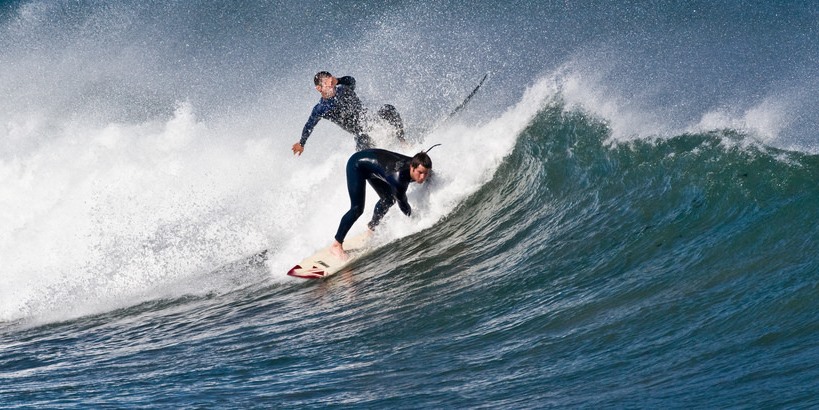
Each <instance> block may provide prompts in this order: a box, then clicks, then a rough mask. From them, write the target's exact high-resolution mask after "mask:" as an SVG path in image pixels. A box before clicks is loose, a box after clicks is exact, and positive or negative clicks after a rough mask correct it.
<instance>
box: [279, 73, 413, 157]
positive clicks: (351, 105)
mask: <svg viewBox="0 0 819 410" xmlns="http://www.w3.org/2000/svg"><path fill="white" fill-rule="evenodd" d="M313 82H314V83H315V84H316V90H317V91H318V92H319V93H320V94H321V99H320V100H319V102H318V104H316V105H315V107H313V111H312V113H310V118H308V119H307V123H305V124H304V129H303V130H302V132H301V139H300V140H299V142H297V143H295V144H293V154H296V155H301V153H302V152H304V144H306V143H307V138H309V137H310V134H311V133H312V132H313V128H315V126H316V124H318V121H319V120H320V119H322V118H326V119H328V120H330V121H332V122H334V123H336V124H338V126H340V127H341V128H343V129H344V130H345V131H347V132H349V133H351V134H353V135H354V136H355V149H356V151H361V150H363V149H367V148H372V147H373V142H372V139H371V138H370V136H369V135H367V133H366V132H365V128H366V118H365V117H366V110H365V109H364V107H363V106H362V105H361V100H359V99H358V96H357V95H356V94H355V78H353V77H350V76H346V77H341V78H336V77H333V75H332V74H330V73H328V72H326V71H321V72H319V73H317V74H316V75H315V77H313ZM378 116H379V117H380V118H382V119H384V120H385V121H387V123H389V124H390V125H391V126H392V127H393V128H395V133H396V137H397V138H398V140H399V141H401V142H403V141H404V123H403V121H402V120H401V116H400V115H398V111H397V110H396V109H395V107H393V106H392V105H389V104H386V105H384V106H383V107H381V109H380V110H378Z"/></svg>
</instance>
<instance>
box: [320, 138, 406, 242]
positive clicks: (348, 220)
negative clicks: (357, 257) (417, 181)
mask: <svg viewBox="0 0 819 410" xmlns="http://www.w3.org/2000/svg"><path fill="white" fill-rule="evenodd" d="M410 161H412V158H410V157H408V156H406V155H401V154H398V153H395V152H392V151H387V150H383V149H367V150H363V151H359V152H356V153H355V154H353V155H352V156H351V157H350V159H349V160H348V161H347V191H348V192H349V193H350V210H349V211H347V213H346V214H344V216H343V217H342V218H341V223H339V225H338V232H336V240H337V241H339V242H340V243H343V242H344V238H345V237H346V236H347V232H349V231H350V228H352V227H353V224H354V223H355V221H357V220H358V218H359V217H360V216H361V215H362V214H363V213H364V200H365V188H366V185H365V184H364V181H366V182H369V184H370V186H371V187H373V189H374V190H375V192H376V193H377V194H378V196H379V197H380V198H381V199H380V200H379V201H378V203H377V204H376V205H375V211H374V212H373V219H372V220H371V221H370V223H369V224H367V226H368V227H369V228H370V229H374V228H375V227H376V225H378V224H379V222H381V218H383V217H384V215H386V213H387V211H388V210H389V209H390V207H391V206H392V205H393V204H394V203H395V202H396V201H398V207H399V208H401V212H403V213H404V214H406V215H407V216H409V215H410V214H411V213H412V208H411V207H410V205H409V202H407V188H408V187H409V184H410V182H412V179H411V178H410Z"/></svg>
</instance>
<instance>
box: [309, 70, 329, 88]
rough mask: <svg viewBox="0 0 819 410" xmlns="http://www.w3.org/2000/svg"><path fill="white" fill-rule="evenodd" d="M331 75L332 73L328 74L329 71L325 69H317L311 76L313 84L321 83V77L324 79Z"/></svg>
mask: <svg viewBox="0 0 819 410" xmlns="http://www.w3.org/2000/svg"><path fill="white" fill-rule="evenodd" d="M332 76H333V75H332V74H330V73H329V72H327V71H319V72H317V73H316V75H315V76H314V77H313V83H314V84H316V85H321V80H323V79H325V78H330V77H332Z"/></svg>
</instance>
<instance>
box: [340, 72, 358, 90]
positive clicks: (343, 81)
mask: <svg viewBox="0 0 819 410" xmlns="http://www.w3.org/2000/svg"><path fill="white" fill-rule="evenodd" d="M338 83H339V84H340V85H344V86H347V87H350V89H351V90H355V78H353V77H352V76H349V75H346V76H344V77H340V78H338Z"/></svg>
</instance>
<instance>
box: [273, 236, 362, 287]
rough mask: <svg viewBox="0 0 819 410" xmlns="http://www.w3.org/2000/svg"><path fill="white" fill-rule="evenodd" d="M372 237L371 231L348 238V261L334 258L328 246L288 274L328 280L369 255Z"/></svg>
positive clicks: (345, 242) (346, 241)
mask: <svg viewBox="0 0 819 410" xmlns="http://www.w3.org/2000/svg"><path fill="white" fill-rule="evenodd" d="M371 236H372V234H371V233H370V232H369V231H365V232H363V233H361V234H359V235H355V236H353V237H351V238H347V239H346V240H345V241H344V250H345V251H346V252H347V256H348V258H347V260H342V259H339V258H338V257H336V256H334V255H333V254H332V253H330V246H328V247H326V248H323V249H320V250H319V251H318V252H316V253H314V254H313V255H311V256H308V257H306V258H304V260H302V261H301V262H299V263H298V264H297V265H296V266H294V267H293V268H292V269H290V271H288V272H287V274H288V275H289V276H294V277H297V278H303V279H321V278H326V277H328V276H330V275H332V274H334V273H336V272H338V271H340V270H342V269H344V268H346V267H347V266H350V264H351V263H353V262H354V261H356V260H357V259H358V258H360V257H361V256H363V255H365V254H367V253H369V251H370V250H371V247H370V246H369V243H370V237H371Z"/></svg>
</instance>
